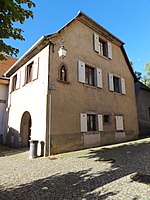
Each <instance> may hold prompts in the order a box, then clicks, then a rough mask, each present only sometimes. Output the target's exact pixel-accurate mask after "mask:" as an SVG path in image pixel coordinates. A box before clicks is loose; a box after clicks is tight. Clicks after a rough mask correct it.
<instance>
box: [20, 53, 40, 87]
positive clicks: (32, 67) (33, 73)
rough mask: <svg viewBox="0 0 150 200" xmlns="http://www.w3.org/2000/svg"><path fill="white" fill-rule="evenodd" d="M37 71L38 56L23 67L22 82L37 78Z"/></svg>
mask: <svg viewBox="0 0 150 200" xmlns="http://www.w3.org/2000/svg"><path fill="white" fill-rule="evenodd" d="M38 73H39V58H38V57H37V58H36V59H35V60H34V61H33V62H31V63H30V64H28V65H27V66H26V68H25V79H24V83H25V84H27V83H30V82H31V81H34V80H36V79H37V78H38Z"/></svg>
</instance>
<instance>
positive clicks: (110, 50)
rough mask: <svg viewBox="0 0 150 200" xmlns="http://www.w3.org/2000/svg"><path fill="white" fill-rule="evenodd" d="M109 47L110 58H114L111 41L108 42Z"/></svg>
mask: <svg viewBox="0 0 150 200" xmlns="http://www.w3.org/2000/svg"><path fill="white" fill-rule="evenodd" d="M107 48H108V58H110V59H112V45H111V43H110V42H107Z"/></svg>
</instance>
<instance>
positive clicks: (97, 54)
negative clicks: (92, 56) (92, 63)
mask: <svg viewBox="0 0 150 200" xmlns="http://www.w3.org/2000/svg"><path fill="white" fill-rule="evenodd" d="M97 55H98V56H100V57H102V58H104V59H106V60H110V59H109V58H108V57H106V56H103V55H101V54H100V53H97Z"/></svg>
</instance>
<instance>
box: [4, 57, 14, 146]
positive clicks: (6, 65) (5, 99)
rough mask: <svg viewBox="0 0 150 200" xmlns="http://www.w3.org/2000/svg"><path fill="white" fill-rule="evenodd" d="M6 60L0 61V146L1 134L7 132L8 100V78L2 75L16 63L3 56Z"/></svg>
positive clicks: (12, 59)
mask: <svg viewBox="0 0 150 200" xmlns="http://www.w3.org/2000/svg"><path fill="white" fill-rule="evenodd" d="M5 58H6V60H2V61H0V144H1V143H2V142H3V134H4V133H6V130H7V127H6V126H7V115H6V108H7V100H8V87H9V80H8V78H4V77H2V75H3V74H4V73H5V72H6V71H7V70H8V69H9V68H10V67H11V66H12V65H13V64H14V63H15V62H16V59H15V58H11V57H9V56H5Z"/></svg>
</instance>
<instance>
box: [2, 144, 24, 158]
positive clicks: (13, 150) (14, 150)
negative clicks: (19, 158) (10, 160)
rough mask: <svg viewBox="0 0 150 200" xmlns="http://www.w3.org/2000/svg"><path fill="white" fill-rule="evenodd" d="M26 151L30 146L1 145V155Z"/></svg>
mask: <svg viewBox="0 0 150 200" xmlns="http://www.w3.org/2000/svg"><path fill="white" fill-rule="evenodd" d="M25 151H28V148H13V147H8V146H6V145H0V157H4V156H12V155H15V154H19V153H23V152H25Z"/></svg>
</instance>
